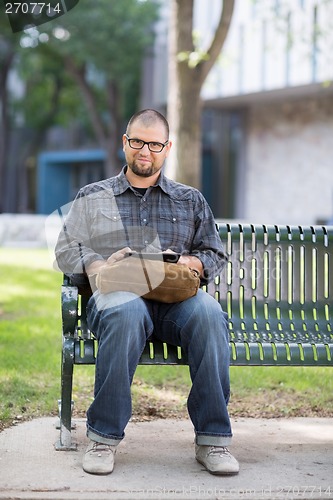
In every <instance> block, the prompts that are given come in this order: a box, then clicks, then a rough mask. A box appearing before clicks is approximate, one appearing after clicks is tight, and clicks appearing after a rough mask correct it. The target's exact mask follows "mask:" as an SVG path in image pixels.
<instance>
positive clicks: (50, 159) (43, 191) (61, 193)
mask: <svg viewBox="0 0 333 500" xmlns="http://www.w3.org/2000/svg"><path fill="white" fill-rule="evenodd" d="M105 158H106V154H105V152H104V151H103V150H101V149H92V150H78V151H56V152H47V153H41V154H40V155H39V158H38V170H37V213H39V214H50V213H52V212H53V211H54V210H57V209H58V208H59V207H61V206H62V205H65V204H66V203H68V202H70V201H71V200H72V196H73V193H72V185H71V183H72V171H73V169H74V168H75V169H78V168H80V164H81V163H82V165H86V164H87V163H89V162H93V163H94V164H95V165H96V162H100V163H101V164H103V163H104V161H105ZM80 187H81V186H80Z"/></svg>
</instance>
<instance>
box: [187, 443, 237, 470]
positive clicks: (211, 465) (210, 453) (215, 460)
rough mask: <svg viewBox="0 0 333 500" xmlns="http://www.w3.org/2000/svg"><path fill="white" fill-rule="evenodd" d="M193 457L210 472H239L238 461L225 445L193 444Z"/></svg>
mask: <svg viewBox="0 0 333 500" xmlns="http://www.w3.org/2000/svg"><path fill="white" fill-rule="evenodd" d="M195 458H196V459H197V461H198V462H199V463H200V464H202V465H203V466H204V467H205V468H206V469H207V470H208V472H210V473H211V474H220V475H233V474H238V472H239V463H238V462H237V460H236V459H235V457H233V456H232V455H231V453H230V451H229V450H228V448H227V447H226V446H204V445H196V446H195Z"/></svg>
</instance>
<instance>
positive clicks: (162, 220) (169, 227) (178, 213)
mask: <svg viewBox="0 0 333 500" xmlns="http://www.w3.org/2000/svg"><path fill="white" fill-rule="evenodd" d="M194 227H195V226H194V221H193V217H192V214H191V213H187V212H186V211H185V210H180V209H178V210H172V211H169V212H167V211H163V212H161V213H160V215H159V228H158V233H159V238H160V241H161V244H162V247H163V248H164V249H167V248H170V249H171V250H173V251H175V252H179V253H182V252H189V251H190V250H191V246H192V241H193V236H194Z"/></svg>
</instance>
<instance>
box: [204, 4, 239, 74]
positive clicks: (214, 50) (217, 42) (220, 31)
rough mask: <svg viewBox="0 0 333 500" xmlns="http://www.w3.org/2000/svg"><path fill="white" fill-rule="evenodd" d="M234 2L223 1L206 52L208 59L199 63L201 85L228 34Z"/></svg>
mask: <svg viewBox="0 0 333 500" xmlns="http://www.w3.org/2000/svg"><path fill="white" fill-rule="evenodd" d="M234 5H235V0H223V7H222V10H221V15H220V20H219V24H218V26H217V28H216V31H215V36H214V38H213V40H212V43H211V45H210V47H209V49H208V50H207V55H208V58H207V60H205V61H202V62H201V63H200V81H201V84H203V82H204V81H205V79H206V77H207V75H208V73H209V72H210V70H211V69H212V67H213V65H214V63H215V61H216V59H217V57H218V56H219V54H220V52H221V50H222V47H223V45H224V42H225V39H226V38H227V34H228V32H229V28H230V24H231V19H232V15H233V11H234Z"/></svg>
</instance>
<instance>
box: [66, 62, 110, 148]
mask: <svg viewBox="0 0 333 500" xmlns="http://www.w3.org/2000/svg"><path fill="white" fill-rule="evenodd" d="M65 66H66V69H67V70H68V72H69V73H70V75H71V76H72V78H73V79H74V80H75V82H76V83H77V85H78V87H79V88H80V90H81V92H82V94H83V97H84V100H85V103H86V106H87V108H88V111H89V114H90V119H91V123H92V126H93V128H94V131H95V134H96V137H97V139H98V142H99V143H100V145H101V146H104V144H105V142H106V141H107V134H106V131H105V128H104V124H103V122H102V120H101V117H100V115H99V113H98V110H97V104H96V99H95V96H94V94H93V92H92V89H91V88H90V87H89V85H88V83H87V81H86V79H85V71H84V67H78V66H76V64H75V62H74V61H73V59H72V58H71V57H69V56H67V57H66V58H65Z"/></svg>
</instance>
